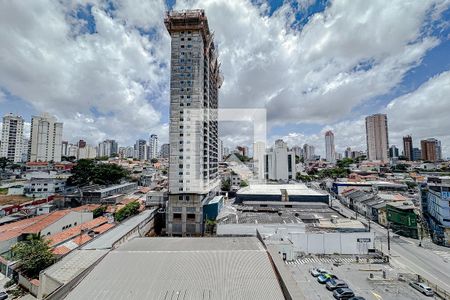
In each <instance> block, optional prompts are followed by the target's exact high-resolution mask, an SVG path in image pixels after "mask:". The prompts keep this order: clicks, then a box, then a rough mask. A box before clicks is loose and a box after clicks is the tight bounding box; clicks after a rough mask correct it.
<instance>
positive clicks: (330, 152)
mask: <svg viewBox="0 0 450 300" xmlns="http://www.w3.org/2000/svg"><path fill="white" fill-rule="evenodd" d="M325 153H326V155H325V156H326V160H327V161H328V162H331V163H335V162H336V149H335V147H334V133H333V132H332V131H331V130H330V131H327V132H325Z"/></svg>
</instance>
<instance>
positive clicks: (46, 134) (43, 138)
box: [29, 113, 63, 162]
mask: <svg viewBox="0 0 450 300" xmlns="http://www.w3.org/2000/svg"><path fill="white" fill-rule="evenodd" d="M62 131H63V123H61V122H57V120H56V118H55V117H53V116H51V115H49V114H46V113H44V114H42V115H41V116H33V117H31V132H30V150H29V158H30V161H54V162H60V161H61V150H62Z"/></svg>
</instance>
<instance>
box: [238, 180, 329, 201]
mask: <svg viewBox="0 0 450 300" xmlns="http://www.w3.org/2000/svg"><path fill="white" fill-rule="evenodd" d="M250 202H282V203H283V204H285V205H290V204H289V202H319V203H326V204H328V202H329V196H328V194H322V193H319V192H317V191H315V190H313V189H310V188H308V187H307V186H306V185H304V184H301V183H299V184H251V185H250V186H248V187H245V188H243V189H240V190H239V191H238V192H237V193H236V200H235V203H250Z"/></svg>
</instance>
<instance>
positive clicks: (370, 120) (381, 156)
mask: <svg viewBox="0 0 450 300" xmlns="http://www.w3.org/2000/svg"><path fill="white" fill-rule="evenodd" d="M366 139H367V159H369V160H381V161H383V162H388V161H389V137H388V123H387V116H386V115H384V114H375V115H371V116H368V117H366Z"/></svg>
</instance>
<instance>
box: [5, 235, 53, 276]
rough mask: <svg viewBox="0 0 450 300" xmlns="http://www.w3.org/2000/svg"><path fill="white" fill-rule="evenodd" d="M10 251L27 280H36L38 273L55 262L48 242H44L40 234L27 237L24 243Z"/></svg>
mask: <svg viewBox="0 0 450 300" xmlns="http://www.w3.org/2000/svg"><path fill="white" fill-rule="evenodd" d="M11 251H12V255H13V257H14V258H15V259H17V260H18V261H19V265H20V270H22V271H23V273H24V274H25V275H26V276H27V277H29V278H38V277H39V272H40V271H42V270H44V269H45V268H47V267H49V266H50V265H52V264H53V263H54V261H55V256H54V255H53V253H52V252H51V250H50V246H49V241H46V240H44V239H43V238H42V237H41V236H40V234H37V235H36V234H31V235H29V236H28V237H27V239H26V240H25V241H22V242H18V243H17V244H15V245H14V246H13V247H12V248H11Z"/></svg>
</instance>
